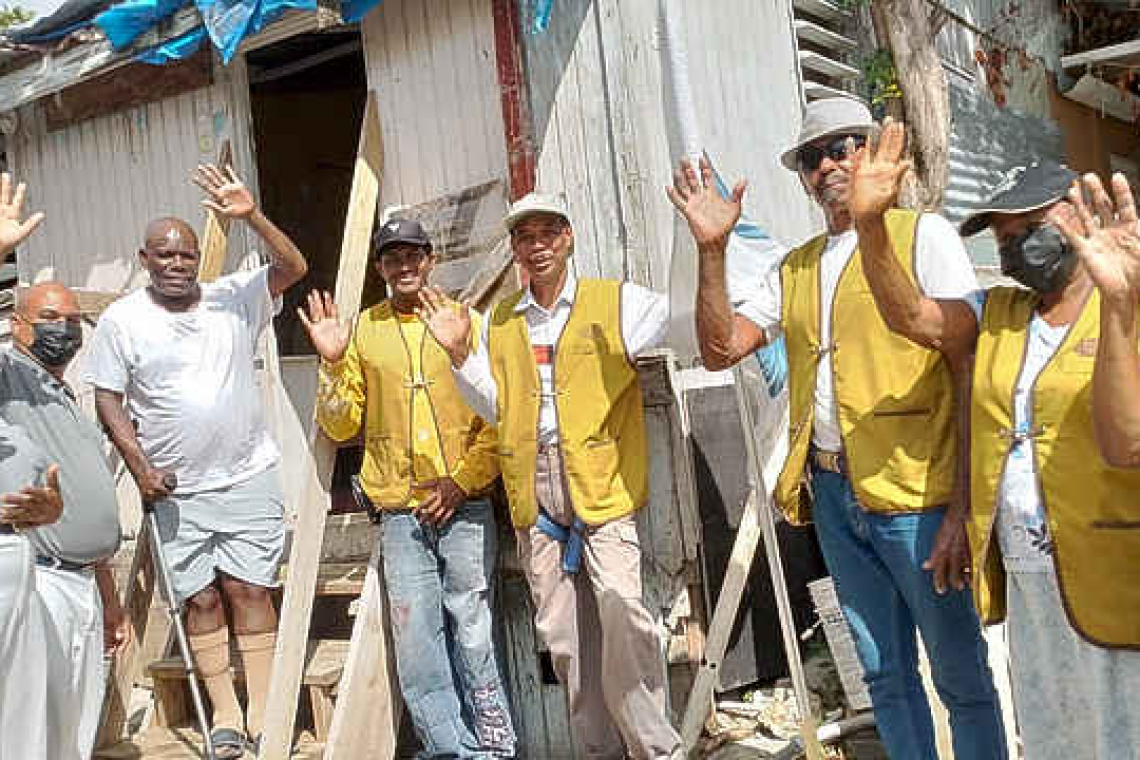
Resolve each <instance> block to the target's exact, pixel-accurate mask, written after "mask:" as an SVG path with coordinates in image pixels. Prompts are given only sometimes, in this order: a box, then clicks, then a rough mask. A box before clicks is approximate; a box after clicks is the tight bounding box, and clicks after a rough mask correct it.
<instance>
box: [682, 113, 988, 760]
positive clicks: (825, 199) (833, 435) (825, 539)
mask: <svg viewBox="0 0 1140 760" xmlns="http://www.w3.org/2000/svg"><path fill="white" fill-rule="evenodd" d="M874 129H875V125H874V122H873V120H872V118H871V114H870V112H869V111H868V109H867V108H866V107H865V106H864V105H863V104H862V103H859V102H858V101H855V100H852V99H848V98H831V99H825V100H819V101H815V102H813V103H810V104H809V105H808V106H807V109H806V111H805V113H804V119H803V124H802V126H801V129H800V134H799V137H798V139H797V140H796V142H795V144H794V145H792V146H791V147H790V148H789V149H788V150H786V151H785V152H784V153H783V155H782V156H781V163H782V164H783V165H784V167H785V168H786V169H788V170H791V171H795V172H797V173H798V175H799V178H800V181H801V182H802V184H803V187H804V189H805V190H806V192H807V193H808V195H809V196H810V197H811V198H812V200H814V201H815V202H816V203H817V204H818V205H819V207H820V209H821V210H822V212H823V215H824V219H825V220H826V222H827V231H826V233H825V234H820V235H818V236H816V237H814V238H812V239H811V240H809V241H808V242H807V243H805V244H803V245H801V246H800V247H798V248H796V249H794V250H793V251H792V252H791V253H790V254H789V255H788V256H787V258H786V259H785V260H784V262H783V264H782V265H781V266H780V267H779V268H778V269H777V270H775V271H773V272H772V273H771V274H770V275H768V276H767V277H766V278H765V279H764V280H763V281H761V282H757V283H755V284H754V286H753V288H752V290H751V293H750V295H749V296H748V297H747V298H745V299H743V300H742V301H740V302H737V303H732V302H730V300H729V296H728V292H727V288H726V282H725V250H726V243H727V240H728V237H729V235H730V233H731V231H732V229H733V226H734V225H735V223H736V221H737V219H738V218H739V215H740V212H741V201H742V200H743V196H744V184H743V183H741V184H739V185H737V187H736V188H735V190H734V191H733V193H732V194H731V196H730V197H729V198H727V199H725V198H723V197H722V196H721V195H720V194H719V192H718V191H717V188H716V186H715V183H714V182H713V177H712V169H711V167H710V166H708V164H707V163H705V164H703V165H702V167H701V172H702V174H703V177H698V175H697V171H696V170H695V169H694V168H693V167H690V166H683V167H682V169H681V171H680V172H679V173H678V174H677V176H676V178H675V182H674V186H673V187H672V188H669V195H670V198H671V199H672V201H673V203H674V205H676V206H677V208H678V209H679V210H680V211H681V212H682V213H683V214H684V215H685V217H686V219H687V220H688V222H689V226H690V229H691V231H692V233H693V237H694V238H695V240H696V242H697V247H698V251H699V255H700V264H699V274H698V293H697V313H696V323H697V333H698V337H699V339H700V343H701V352H702V357H703V359H704V362H705V365H706V366H707V367H709V368H710V369H723V368H726V367H730V366H732V365H733V364H735V363H736V362H738V361H740V360H741V359H742V358H743V357H745V356H747V355H748V354H750V353H751V352H753V351H755V350H756V349H757V348H759V347H760V346H763V345H766V344H767V343H768V341H769V340H771V339H773V338H774V337H775V336H777V335H779V334H781V333H782V334H783V335H784V336H785V339H786V342H787V352H788V365H789V373H788V382H789V391H790V401H789V403H790V407H789V414H790V428H789V439H788V441H789V455H788V458H787V462H786V464H785V466H784V469H783V471H782V472H781V473H780V476H779V478H778V480H777V483H776V488H775V498H776V501H777V504H778V506H779V507H780V509H781V510H782V511H783V512H784V514H785V515H786V516H787V518H788V519H789V520H790V521H791V522H793V523H796V524H804V523H807V522H809V521H811V522H814V523H815V530H816V535H817V536H818V538H819V543H820V547H821V549H822V550H823V555H824V559H825V561H826V563H827V567H828V570H829V571H830V573H831V575H832V577H833V578H834V580H835V584H836V588H837V590H838V593H839V601H840V605H841V606H842V608H843V611H844V614H845V615H846V617H847V622H848V625H849V626H850V628H851V631H852V634H853V636H854V638H855V643H856V649H857V650H858V654H859V659H860V661H861V662H862V665H863V669H864V672H865V676H864V677H865V680H866V681H867V684H868V687H869V690H870V693H871V700H872V702H873V704H874V709H875V719H876V722H877V725H878V729H879V734H880V736H881V737H882V740H883V743H884V745H885V746H886V749H887V752H888V753H889V755H890V756H891V758H892V759H893V760H934V758H936V757H937V754H936V750H935V741H934V728H933V722H932V719H931V715H930V709H929V706H928V703H927V699H926V695H925V692H924V690H923V686H922V681H921V679H920V677H919V673H918V654H917V636H916V629H917V631H920V632H921V633H922V640H923V643H924V644H925V647H926V651H927V655H928V657H929V659H930V664H931V670H932V675H933V679H934V683H935V685H936V687H937V688H938V693H939V696H940V697H941V699H942V702H943V703H944V704H945V705H946V707H947V709H948V710H949V713H950V722H951V725H952V727H953V734H954V736H953V739H954V753H955V757H957V758H958V759H959V760H976V759H978V758H1003V757H1005V749H1004V747H1005V739H1004V735H1003V730H1002V722H1001V714H1000V709H999V706H998V700H997V695H996V692H995V690H994V687H993V683H992V679H991V675H990V672H989V668H988V666H987V664H986V646H985V642H984V640H983V639H982V636H981V631H980V629H979V625H978V617H977V615H976V613H975V611H974V607H973V605H972V603H971V600H970V595H969V591H968V590H966V588H965V586H966V584H965V582H964V571H965V572H968V570H967V568H968V563H969V561H968V556H967V554H966V551H965V544H966V539H965V503H964V502H962V501H961V500H960V499H958V500H956V498H955V497H956V491H955V485H956V476H957V474H958V470H957V467H958V464H957V456H956V454H957V452H956V445H957V431H958V427H957V412H956V404H955V379H954V373H953V371H952V370H953V369H954V368H952V367H951V366H950V365H949V364H948V363H947V361H946V360H945V359H944V358H943V357H942V355H941V354H940V353H938V351H936V350H933V349H930V348H926V347H922V346H918V345H915V344H914V343H912V342H910V341H908V340H906V339H905V338H903V337H902V336H899V335H896V334H894V333H892V332H891V330H890V329H889V328H888V326H887V325H886V324H885V323H884V321H883V319H882V318H881V317H880V316H879V312H878V310H877V309H876V305H875V301H874V299H873V298H872V297H871V293H870V291H869V287H868V284H867V278H866V276H865V274H864V269H863V266H864V265H863V258H862V257H861V255H860V253H859V249H860V246H861V245H862V244H863V240H862V238H861V236H860V235H859V233H858V232H857V230H856V229H855V226H854V224H853V219H852V215H851V212H850V210H849V208H848V185H849V178H850V171H851V166H850V162H849V159H848V153H849V151H851V150H854V149H857V148H858V147H859V146H861V145H863V144H864V143H865V142H866V141H867V139H868V138H869V137H870V136H871V135H872V133H873V131H874ZM886 225H887V230H888V233H889V239H890V243H891V251H892V253H893V255H894V256H895V258H896V259H897V260H898V262H899V265H900V266H901V267H902V268H903V269H904V271H906V273H907V276H908V277H910V278H911V279H912V280H914V281H916V282H917V283H918V285H919V287H920V289H921V290H922V292H923V293H925V294H927V295H929V296H931V297H938V298H955V297H961V296H963V295H964V294H966V293H969V292H971V291H972V290H974V289H976V287H977V284H976V280H975V277H974V272H973V267H972V266H971V264H970V262H969V259H968V258H967V257H966V253H965V250H964V248H963V246H962V243H961V241H960V240H959V238H958V236H957V234H956V232H955V230H954V229H953V227H951V226H950V224H949V223H948V222H947V221H946V220H945V219H943V218H942V217H940V216H937V215H935V214H921V215H920V214H917V213H914V212H910V211H903V210H898V209H894V210H892V211H891V212H890V213H889V214H888V215H887V219H886Z"/></svg>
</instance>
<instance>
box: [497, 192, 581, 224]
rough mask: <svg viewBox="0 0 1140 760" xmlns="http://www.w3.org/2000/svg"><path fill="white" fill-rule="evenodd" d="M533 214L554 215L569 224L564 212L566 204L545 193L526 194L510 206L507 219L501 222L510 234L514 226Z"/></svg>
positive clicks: (559, 198) (558, 197)
mask: <svg viewBox="0 0 1140 760" xmlns="http://www.w3.org/2000/svg"><path fill="white" fill-rule="evenodd" d="M534 214H554V215H555V216H560V217H562V218H563V219H565V220H566V223H567V224H570V223H571V222H570V214H569V212H568V211H566V204H565V203H564V202H563V201H562V198H561V197H560V196H557V195H553V194H547V193H527V194H526V195H524V196H523V197H521V198H519V199H518V200H517V201H515V202H514V203H513V204H511V208H510V211H508V212H507V217H506V219H504V220H503V225H504V226H505V227H506V228H507V232H510V231H511V230H513V229H514V228H515V225H517V224H518V223H519V222H521V221H522V220H523V219H525V218H527V217H528V216H533V215H534Z"/></svg>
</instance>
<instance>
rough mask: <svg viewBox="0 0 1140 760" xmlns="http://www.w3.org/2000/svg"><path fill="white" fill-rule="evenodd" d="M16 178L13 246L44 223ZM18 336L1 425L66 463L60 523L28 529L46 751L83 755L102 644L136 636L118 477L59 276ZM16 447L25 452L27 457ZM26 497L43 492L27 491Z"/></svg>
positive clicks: (27, 314)
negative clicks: (73, 372) (78, 377)
mask: <svg viewBox="0 0 1140 760" xmlns="http://www.w3.org/2000/svg"><path fill="white" fill-rule="evenodd" d="M10 184H11V183H10V181H9V179H8V177H7V175H4V176H3V177H2V178H0V251H4V252H6V249H9V248H10V247H11V246H12V245H14V242H13V241H16V240H18V239H22V238H23V237H26V236H27V235H28V234H30V233H31V231H32V230H33V229H34V228H35V226H36V223H37V219H38V218H42V215H37V216H33V217H32V218H31V219H29V220H28V222H25V223H24V224H20V223H19V222H18V221H17V220H18V217H19V206H20V203H21V201H22V199H23V195H24V186H23V185H20V186H18V187H17V189H16V192H15V195H10V193H9V191H10ZM12 338H13V346H12V347H11V348H9V349H8V350H5V351H3V352H0V422H3V423H4V424H6V425H11V426H13V428H12V429H16V430H19V431H20V432H21V433H22V434H23V435H24V436H26V440H27V441H29V442H30V443H31V444H32V445H34V446H35V449H36V451H39V452H42V456H44V457H46V460H47V461H51V462H55V463H57V465H58V466H57V467H55V468H54V469H53V470H52V471H51V472H50V474H49V476H48V480H49V483H50V484H51V485H52V487H54V488H55V489H56V490H58V491H60V493H61V495H62V507H63V511H62V516H61V517H60V519H59V520H58V521H53V522H52V524H50V525H44V526H41V527H39V528H37V529H36V530H34V531H30V532H29V533H28V538H29V540H30V543H31V548H32V559H33V562H34V563H35V565H36V572H35V584H34V588H35V591H36V595H37V597H38V599H37V601H38V602H41V603H42V605H43V611H44V613H45V614H44V616H43V627H42V630H39V631H37V632H36V635H37V636H38V637H39V638H40V639H41V640H42V641H43V642H44V645H45V646H46V648H47V654H48V657H47V661H46V662H47V674H46V676H47V693H46V694H47V709H46V715H47V719H48V733H49V736H48V747H49V754H50V756H51V757H52V758H53V759H58V760H72V759H78V760H85V759H86V758H87V757H90V755H91V752H92V750H93V748H94V743H95V734H96V731H97V730H98V725H99V715H100V713H101V710H102V706H103V691H104V673H103V655H104V651H105V650H106V651H107V652H110V653H112V654H114V653H118V652H119V651H121V650H122V648H123V647H124V646H125V645H126V643H127V642H128V641H129V639H130V627H129V624H128V622H129V621H128V620H127V616H126V614H125V613H124V611H123V608H122V606H121V605H120V603H119V599H118V595H117V593H116V591H115V582H114V578H113V576H112V574H111V568H110V560H111V558H112V557H113V556H114V554H115V552H116V550H117V549H118V546H119V536H120V527H119V511H118V501H117V498H116V493H115V481H114V477H113V476H112V474H111V468H110V466H109V464H108V462H107V458H106V451H105V443H106V441H105V439H104V437H103V434H102V432H101V431H100V430H99V429H98V427H97V426H96V425H95V424H94V423H93V422H92V421H91V420H89V419H88V418H87V417H86V416H85V415H84V414H83V411H82V410H81V409H80V407H79V403H78V399H77V397H76V395H75V393H74V391H72V389H71V388H70V387H69V386H68V385H67V383H66V381H65V380H64V372H65V371H66V370H67V367H68V366H69V364H70V363H71V360H72V359H73V358H74V356H75V354H76V352H77V351H78V349H79V347H80V345H81V343H82V328H81V324H80V312H79V302H78V299H77V298H76V296H75V294H74V293H73V292H72V291H71V290H70V289H68V288H67V287H65V286H63V285H60V284H59V283H53V282H47V283H40V284H37V285H34V286H32V287H30V288H26V289H21V290H20V291H19V294H18V296H17V299H16V309H15V312H14V314H13V316H12ZM16 448H17V451H16V456H17V457H18V456H20V455H22V454H23V452H21V451H20V450H19V449H20V448H21V446H19V445H17V447H16ZM15 498H17V497H16V496H14V495H12V496H8V497H5V500H6V501H11V500H13V499H15ZM24 498H25V499H27V500H31V499H33V498H34V495H33V493H31V492H25V495H24ZM30 686H31V685H30V684H29V687H30ZM40 719H42V718H40Z"/></svg>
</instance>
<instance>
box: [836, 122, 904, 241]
mask: <svg viewBox="0 0 1140 760" xmlns="http://www.w3.org/2000/svg"><path fill="white" fill-rule="evenodd" d="M905 147H906V127H905V126H903V124H902V122H898V121H895V120H893V119H891V118H890V117H889V116H888V117H887V119H886V121H884V122H883V131H882V134H880V135H879V140H878V144H877V145H876V146H871V145H865V146H864V147H862V148H860V149H859V150H857V151H853V148H854V143H853V142H852V141H850V140H849V141H848V146H847V152H848V156H849V157H850V160H851V178H850V189H849V191H848V196H847V207H848V209H849V210H850V211H851V218H852V219H853V220H854V221H855V222H856V223H858V222H860V221H862V220H867V219H874V218H877V217H881V216H882V215H883V214H885V213H886V212H887V211H888V210H889V209H891V208H893V207H894V205H895V203H896V199H897V198H898V195H899V187H900V186H901V184H902V180H903V177H905V176H906V173H907V172H908V171H909V170H910V161H907V160H904V159H903V157H902V155H903V150H904V149H905Z"/></svg>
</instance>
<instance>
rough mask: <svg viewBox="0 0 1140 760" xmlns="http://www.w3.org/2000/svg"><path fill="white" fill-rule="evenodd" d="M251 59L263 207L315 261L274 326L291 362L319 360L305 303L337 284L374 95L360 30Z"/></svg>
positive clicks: (368, 299)
mask: <svg viewBox="0 0 1140 760" xmlns="http://www.w3.org/2000/svg"><path fill="white" fill-rule="evenodd" d="M247 61H248V63H249V82H250V110H251V112H252V117H253V138H254V144H255V146H256V153H257V173H258V178H259V180H260V189H261V202H262V205H263V207H264V209H265V213H266V214H267V215H268V216H269V217H270V218H271V219H273V220H274V221H275V222H276V223H277V224H278V225H279V226H280V227H281V228H282V229H283V230H285V232H287V233H288V234H289V235H290V236H291V237H292V238H293V240H294V241H295V242H296V243H297V246H298V247H299V248H300V249H301V251H302V253H304V255H305V258H306V259H307V260H308V262H309V273H308V275H306V277H305V279H304V280H302V281H301V282H300V283H298V284H297V285H296V286H294V287H293V288H291V289H290V290H289V291H288V292H287V293H286V294H285V297H284V303H283V308H282V309H281V313H280V314H279V315H278V316H277V318H276V320H275V321H274V328H275V330H276V333H277V344H278V349H279V351H280V354H281V356H283V357H288V356H297V355H312V354H314V353H315V352H314V351H313V347H312V344H311V343H310V342H309V338H308V335H306V334H305V329H304V327H303V326H302V325H301V322H300V320H299V319H298V318H297V306H299V305H301V304H303V303H304V299H305V298H306V296H307V295H308V293H309V291H311V290H313V289H320V290H329V291H332V290H333V289H334V288H335V286H336V275H337V268H338V266H339V264H340V246H341V240H342V238H343V236H344V221H345V214H346V212H347V209H348V200H349V193H350V190H351V187H352V171H353V163H354V161H355V159H356V149H357V142H358V140H359V136H360V122H361V119H362V118H363V114H364V101H365V94H366V89H367V80H366V75H365V64H364V54H363V52H362V49H361V40H360V33H359V31H357V30H355V29H351V30H345V29H339V30H334V31H329V32H313V33H310V34H303V35H298V36H295V37H290V38H289V39H286V40H283V41H281V42H279V43H276V44H274V45H270V46H267V47H264V48H260V49H258V50H255V51H253V52H251V53H249V55H248V57H247ZM378 280H379V278H375V277H371V276H370V277H369V278H368V284H367V285H366V286H365V300H364V304H365V305H367V304H370V303H374V302H375V301H376V300H378V299H379V297H380V296H381V293H382V284H381V283H380V282H379V281H378ZM378 291H379V292H378Z"/></svg>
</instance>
